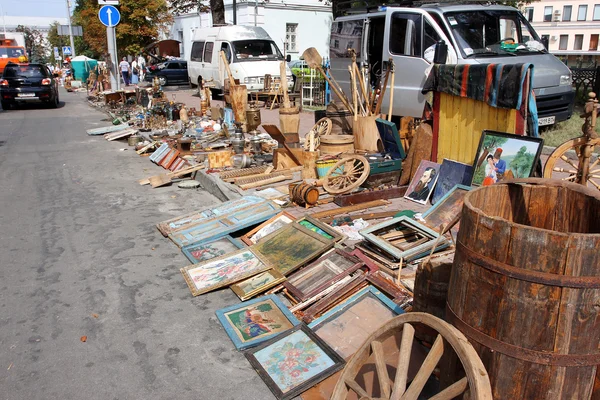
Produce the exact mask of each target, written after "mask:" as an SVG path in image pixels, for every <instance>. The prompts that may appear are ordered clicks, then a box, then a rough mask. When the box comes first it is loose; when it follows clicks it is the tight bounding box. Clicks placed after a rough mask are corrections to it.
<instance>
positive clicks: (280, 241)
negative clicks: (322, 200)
mask: <svg viewBox="0 0 600 400" xmlns="http://www.w3.org/2000/svg"><path fill="white" fill-rule="evenodd" d="M334 243H335V242H334V240H333V239H327V238H326V237H324V236H322V235H320V234H318V233H315V232H313V231H311V230H309V229H307V228H305V227H303V226H302V225H299V224H296V223H292V224H289V225H286V226H284V227H283V228H281V229H279V230H277V231H275V232H273V233H271V234H269V235H268V236H267V237H265V238H264V239H263V240H261V241H260V242H258V243H257V244H255V245H253V246H252V247H251V249H252V251H253V252H255V253H257V254H259V255H260V256H261V258H263V259H265V260H266V261H267V262H268V263H269V264H270V265H273V268H275V269H277V270H278V271H279V272H281V273H282V274H283V275H286V276H287V275H289V274H290V273H292V272H294V271H295V270H296V269H298V268H300V267H301V266H303V265H305V264H306V263H308V262H310V261H311V260H313V259H314V258H316V257H318V256H319V255H321V254H322V253H324V252H325V251H327V250H329V249H330V248H332V247H333V245H334Z"/></svg>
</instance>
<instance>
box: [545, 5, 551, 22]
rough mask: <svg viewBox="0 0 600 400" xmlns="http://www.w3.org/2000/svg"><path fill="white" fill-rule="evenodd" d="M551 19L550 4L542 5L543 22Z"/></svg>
mask: <svg viewBox="0 0 600 400" xmlns="http://www.w3.org/2000/svg"><path fill="white" fill-rule="evenodd" d="M550 21H552V6H547V7H544V22H550Z"/></svg>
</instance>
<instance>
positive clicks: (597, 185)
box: [588, 179, 600, 190]
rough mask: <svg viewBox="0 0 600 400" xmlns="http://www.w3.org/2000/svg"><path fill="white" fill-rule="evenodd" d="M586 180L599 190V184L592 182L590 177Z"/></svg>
mask: <svg viewBox="0 0 600 400" xmlns="http://www.w3.org/2000/svg"><path fill="white" fill-rule="evenodd" d="M588 182H590V183H591V184H592V185H594V186H596V189H598V190H600V185H599V184H597V183H596V182H594V181H593V180H591V179H590V180H589V181H588Z"/></svg>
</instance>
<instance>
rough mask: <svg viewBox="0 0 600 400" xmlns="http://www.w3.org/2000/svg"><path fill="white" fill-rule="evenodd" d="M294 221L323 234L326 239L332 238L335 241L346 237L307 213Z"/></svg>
mask: <svg viewBox="0 0 600 400" xmlns="http://www.w3.org/2000/svg"><path fill="white" fill-rule="evenodd" d="M296 223H297V224H299V225H302V226H303V227H305V228H306V229H309V230H311V231H313V232H315V233H318V234H320V235H322V236H325V237H326V238H327V239H333V240H335V241H336V242H341V241H342V240H343V239H345V237H346V236H345V235H343V234H342V233H340V232H338V231H336V230H335V229H333V228H332V227H331V226H329V225H327V224H326V223H324V222H321V221H319V220H318V219H315V218H313V217H311V216H309V215H305V216H304V217H302V218H300V219H298V220H296Z"/></svg>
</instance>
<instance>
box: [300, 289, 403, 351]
mask: <svg viewBox="0 0 600 400" xmlns="http://www.w3.org/2000/svg"><path fill="white" fill-rule="evenodd" d="M404 312H405V311H404V310H403V309H402V307H400V306H399V305H398V304H396V303H394V302H393V301H392V300H391V299H390V298H389V297H387V296H386V295H385V294H383V293H382V292H381V291H380V290H379V289H377V288H375V287H373V286H371V285H369V286H367V287H365V288H363V289H361V290H359V291H358V292H357V293H355V294H353V295H352V296H350V297H349V298H347V299H345V300H344V301H342V302H341V303H339V304H338V305H337V306H335V307H334V308H332V309H331V310H329V311H327V312H325V313H323V314H322V315H321V316H320V317H318V318H317V319H315V320H314V321H312V322H311V323H310V324H308V327H309V328H310V329H311V330H312V331H313V332H314V333H316V334H317V336H319V337H320V338H321V339H323V340H324V341H325V342H326V343H327V344H329V345H330V346H331V347H332V348H333V349H334V350H335V351H336V352H337V353H338V354H339V355H340V356H341V357H343V358H344V359H348V358H349V357H351V356H352V355H353V354H354V353H355V352H356V350H358V348H359V347H360V345H361V344H362V343H363V342H364V340H365V339H366V338H367V337H369V336H370V334H371V333H373V332H374V331H375V330H376V329H377V328H378V327H379V326H381V325H383V324H384V323H385V322H387V321H389V320H390V319H391V318H394V317H395V316H397V315H400V314H403V313H404ZM349 314H353V316H352V317H350V316H349ZM378 314H379V315H378ZM319 332H321V334H319ZM344 338H346V339H347V340H343V339H344Z"/></svg>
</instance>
